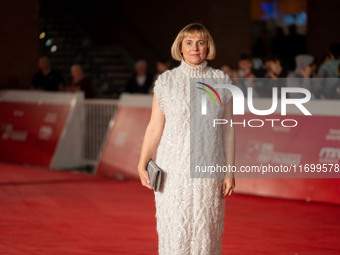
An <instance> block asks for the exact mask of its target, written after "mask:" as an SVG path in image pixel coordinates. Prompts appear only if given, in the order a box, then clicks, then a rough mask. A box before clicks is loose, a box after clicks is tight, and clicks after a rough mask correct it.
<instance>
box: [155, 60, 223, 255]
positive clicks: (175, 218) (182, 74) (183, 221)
mask: <svg viewBox="0 0 340 255" xmlns="http://www.w3.org/2000/svg"><path fill="white" fill-rule="evenodd" d="M193 77H199V78H225V77H226V76H225V74H224V73H223V72H222V71H220V70H216V69H213V68H211V67H208V66H207V62H206V61H204V62H203V63H202V64H200V65H199V66H196V67H192V66H190V65H188V64H187V63H186V62H184V61H182V62H181V64H180V66H179V67H177V68H174V69H172V70H170V71H166V72H165V73H163V74H161V75H160V76H159V77H158V79H157V81H156V83H155V87H154V92H155V94H156V96H157V99H158V103H159V106H160V108H161V110H162V111H163V113H164V115H165V126H164V130H163V135H162V138H161V141H160V144H159V147H158V150H157V159H156V163H157V164H158V165H159V166H160V167H161V168H162V169H163V170H164V172H165V174H164V179H163V183H162V185H161V190H160V192H155V202H156V218H157V232H158V252H159V254H160V255H199V254H200V255H219V254H222V235H223V230H224V210H225V200H224V199H223V198H222V179H217V178H203V179H202V178H201V179H198V178H190V78H193ZM224 99H225V98H224ZM228 99H229V98H227V99H225V100H228ZM202 135H203V134H202ZM222 149H223V148H222ZM210 154H213V153H210Z"/></svg>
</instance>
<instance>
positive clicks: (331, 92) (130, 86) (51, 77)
mask: <svg viewBox="0 0 340 255" xmlns="http://www.w3.org/2000/svg"><path fill="white" fill-rule="evenodd" d="M289 66H291V65H287V64H286V63H285V62H283V60H282V58H280V57H278V56H275V55H273V56H270V57H267V58H264V59H262V58H253V57H252V56H251V55H249V54H241V56H240V58H239V61H238V65H237V67H233V66H231V65H228V64H225V65H222V66H221V67H220V69H221V70H222V71H223V72H225V73H226V74H227V75H228V76H229V77H230V78H231V79H232V81H233V83H234V84H235V85H237V86H238V87H239V88H240V89H241V90H242V92H243V93H244V95H245V96H247V95H248V91H249V89H248V88H252V96H253V97H272V96H273V88H274V87H276V88H277V93H278V97H280V96H281V88H282V87H302V88H305V89H308V90H309V91H310V92H311V95H312V98H313V99H340V82H339V81H340V79H337V78H339V77H340V44H339V43H338V44H333V45H331V47H330V49H329V52H328V53H326V54H325V56H324V58H323V60H322V62H320V63H318V62H317V61H316V59H315V58H314V57H313V56H311V55H308V54H299V55H296V56H295V69H293V70H292V69H291V68H290V67H289ZM155 67H156V70H157V72H156V74H155V75H153V74H151V73H150V72H149V71H148V70H149V69H148V65H147V62H146V61H145V60H138V61H137V62H136V63H135V70H134V73H133V74H132V75H131V77H130V78H129V80H128V82H127V84H126V86H125V92H128V93H146V94H150V93H153V87H154V82H155V80H156V79H157V77H158V76H159V75H160V74H161V73H163V72H165V71H167V70H170V69H171V68H172V67H173V66H172V62H171V61H170V60H169V59H166V58H164V59H160V60H159V61H157V62H156V65H155ZM70 72H71V76H72V79H73V81H72V83H71V84H70V85H67V86H65V84H64V80H63V78H62V76H61V74H60V72H58V71H56V70H54V69H52V68H51V64H50V61H49V60H48V58H47V57H41V58H40V59H39V71H38V72H37V73H36V74H35V75H34V78H33V82H32V83H33V86H32V88H34V89H42V90H47V91H70V92H77V91H80V90H82V91H84V93H85V98H94V97H95V93H94V89H93V86H92V83H91V80H90V79H88V78H86V77H84V74H83V70H82V67H81V66H80V65H77V64H75V65H73V66H72V67H71V69H70ZM307 78H309V79H307ZM329 78H333V79H329ZM334 78H335V79H334ZM299 96H300V95H298V94H297V93H289V94H288V97H291V98H294V97H299Z"/></svg>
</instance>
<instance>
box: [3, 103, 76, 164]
mask: <svg viewBox="0 0 340 255" xmlns="http://www.w3.org/2000/svg"><path fill="white" fill-rule="evenodd" d="M69 111H70V105H66V104H65V105H63V104H39V103H16V102H0V151H1V153H0V161H2V162H6V163H14V164H29V165H39V166H44V167H49V165H50V163H51V160H52V157H53V155H54V152H55V150H56V147H57V144H58V141H59V139H60V136H61V134H62V130H63V128H64V125H65V123H66V119H67V116H68V113H69Z"/></svg>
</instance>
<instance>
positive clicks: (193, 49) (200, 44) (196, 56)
mask: <svg viewBox="0 0 340 255" xmlns="http://www.w3.org/2000/svg"><path fill="white" fill-rule="evenodd" d="M207 51H208V41H207V40H206V39H205V38H204V37H202V36H201V35H200V34H199V33H197V32H194V33H192V34H188V35H187V36H185V37H184V38H183V40H182V48H181V52H182V54H183V58H184V60H185V62H187V63H188V64H189V65H191V66H197V65H199V64H201V63H202V62H203V61H204V60H205V59H206V57H207Z"/></svg>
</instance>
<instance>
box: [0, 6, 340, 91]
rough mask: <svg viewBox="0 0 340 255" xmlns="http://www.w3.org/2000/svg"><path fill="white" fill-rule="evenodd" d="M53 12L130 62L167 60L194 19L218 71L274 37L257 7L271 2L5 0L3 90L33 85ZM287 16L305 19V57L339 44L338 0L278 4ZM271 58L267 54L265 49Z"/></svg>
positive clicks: (0, 50) (0, 52)
mask: <svg viewBox="0 0 340 255" xmlns="http://www.w3.org/2000/svg"><path fill="white" fill-rule="evenodd" d="M47 2H48V4H49V5H50V7H51V8H52V10H55V11H58V12H62V13H64V15H66V16H67V17H69V18H70V19H72V23H73V25H75V26H77V27H78V28H79V29H80V30H82V31H83V33H84V34H86V35H87V36H88V37H89V38H90V39H91V44H92V45H110V44H117V45H120V46H121V47H122V48H123V49H124V50H125V51H126V52H127V53H128V54H129V55H130V56H131V58H132V59H133V60H138V59H141V58H144V59H146V60H147V61H148V62H149V64H150V67H151V70H152V71H154V62H155V61H156V60H157V59H160V58H163V57H169V58H170V47H171V44H172V42H173V40H174V38H175V37H176V35H177V33H178V32H179V30H180V29H181V28H183V27H184V26H185V25H187V24H188V23H191V22H201V23H203V24H204V25H205V26H206V27H207V28H208V29H209V30H210V32H211V34H212V36H213V38H214V40H215V43H216V46H217V56H216V59H215V60H213V61H212V62H211V65H212V66H214V67H220V66H221V65H222V64H231V65H233V66H235V67H236V65H237V60H238V58H239V55H240V54H241V53H244V52H246V53H252V49H253V46H254V43H255V42H256V40H257V39H258V38H260V37H261V34H263V31H265V32H266V33H267V38H266V39H265V40H266V42H270V40H271V37H272V36H273V31H272V30H270V29H272V28H273V21H268V20H267V21H265V20H261V18H260V16H261V14H259V6H260V4H261V3H263V2H264V3H267V4H268V3H269V4H270V3H271V2H273V1H258V0H224V1H223V0H212V1H203V0H198V1H179V0H173V1H156V0H150V1H122V0H119V1H78V0H77V1H66V0H59V1H53V0H50V1H44V0H42V1H38V0H29V1H22V0H11V1H10V0H4V1H1V3H0V34H1V47H0V57H1V67H0V72H1V75H0V89H4V88H13V89H21V88H28V87H29V86H30V84H31V79H32V76H33V74H34V72H36V70H37V60H38V58H39V56H40V55H41V54H42V53H43V50H42V47H41V44H40V43H39V34H40V32H41V30H42V23H43V22H44V21H42V20H41V9H42V6H43V5H46V3H47ZM274 2H275V3H276V4H280V6H281V7H280V8H281V10H283V12H291V13H294V12H300V11H301V10H302V11H304V12H305V13H306V14H307V17H308V18H307V23H306V24H305V25H302V26H300V27H299V32H300V33H301V34H303V35H304V36H306V40H307V52H308V53H309V54H311V55H313V56H315V57H316V58H317V59H319V60H320V61H321V57H322V55H323V54H324V53H326V52H327V51H328V49H329V45H330V44H331V43H335V42H340V33H339V31H340V29H339V24H340V15H339V11H340V3H339V1H337V0H323V1H320V0H308V1H307V0H305V1H288V0H286V1H285V0H281V1H279V0H277V1H274ZM268 53H270V52H268Z"/></svg>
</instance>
